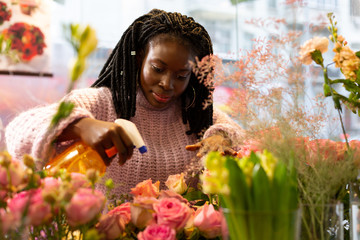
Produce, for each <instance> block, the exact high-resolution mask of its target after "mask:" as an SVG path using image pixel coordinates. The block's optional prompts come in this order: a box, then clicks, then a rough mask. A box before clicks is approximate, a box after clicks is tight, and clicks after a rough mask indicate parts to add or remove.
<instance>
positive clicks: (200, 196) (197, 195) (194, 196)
mask: <svg viewBox="0 0 360 240" xmlns="http://www.w3.org/2000/svg"><path fill="white" fill-rule="evenodd" d="M183 197H184V198H186V199H187V200H188V201H194V200H206V201H208V200H209V197H208V195H206V194H204V193H203V192H201V191H198V190H196V191H191V192H187V193H186V194H185V195H183Z"/></svg>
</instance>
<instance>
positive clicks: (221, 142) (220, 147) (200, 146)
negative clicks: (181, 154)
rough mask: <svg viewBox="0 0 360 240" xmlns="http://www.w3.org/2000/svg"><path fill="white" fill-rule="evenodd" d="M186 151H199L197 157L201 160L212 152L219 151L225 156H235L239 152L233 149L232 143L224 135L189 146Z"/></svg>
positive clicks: (214, 136) (211, 137)
mask: <svg viewBox="0 0 360 240" xmlns="http://www.w3.org/2000/svg"><path fill="white" fill-rule="evenodd" d="M185 148H186V150H189V151H198V153H197V154H196V156H197V157H199V158H201V157H203V156H205V155H206V154H208V153H209V152H212V151H217V152H220V153H222V154H223V155H232V156H235V155H236V154H237V152H236V151H235V150H234V149H232V148H231V141H230V140H229V139H228V138H225V137H224V136H222V135H213V136H210V137H208V138H205V139H203V140H201V141H200V142H198V143H195V144H192V145H187V146H186V147H185Z"/></svg>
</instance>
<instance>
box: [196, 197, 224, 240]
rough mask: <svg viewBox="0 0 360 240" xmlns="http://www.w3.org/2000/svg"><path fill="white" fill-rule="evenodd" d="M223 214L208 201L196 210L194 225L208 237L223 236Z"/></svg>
mask: <svg viewBox="0 0 360 240" xmlns="http://www.w3.org/2000/svg"><path fill="white" fill-rule="evenodd" d="M222 218H223V217H222V214H221V212H219V211H216V210H215V209H214V206H213V205H212V204H210V205H208V204H207V203H206V204H205V205H204V206H202V207H200V208H198V209H197V210H196V212H195V217H194V226H195V227H197V228H198V229H199V230H200V232H201V234H202V235H203V236H204V237H206V238H215V237H218V236H221V232H222V231H221V230H222V229H221V224H222Z"/></svg>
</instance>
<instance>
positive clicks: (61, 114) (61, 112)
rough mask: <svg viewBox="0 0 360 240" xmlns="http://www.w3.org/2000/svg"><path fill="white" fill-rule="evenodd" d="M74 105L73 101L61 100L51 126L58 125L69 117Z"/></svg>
mask: <svg viewBox="0 0 360 240" xmlns="http://www.w3.org/2000/svg"><path fill="white" fill-rule="evenodd" d="M74 107H75V105H74V104H73V103H72V102H66V101H63V102H61V103H60V105H59V107H58V110H57V112H56V114H55V115H54V116H53V118H52V120H51V124H50V127H54V126H56V125H57V124H58V123H59V122H60V120H61V119H64V118H67V117H68V116H69V115H70V114H71V112H72V110H73V108H74Z"/></svg>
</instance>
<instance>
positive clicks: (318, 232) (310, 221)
mask: <svg viewBox="0 0 360 240" xmlns="http://www.w3.org/2000/svg"><path fill="white" fill-rule="evenodd" d="M343 220H344V206H343V204H342V203H330V204H306V205H303V206H302V221H301V239H304V240H343V239H344V226H343Z"/></svg>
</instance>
